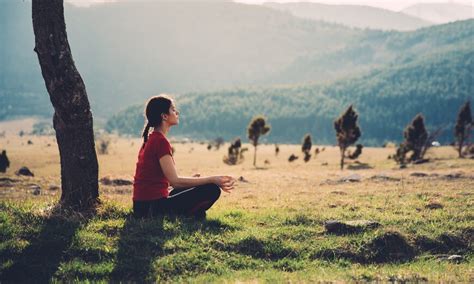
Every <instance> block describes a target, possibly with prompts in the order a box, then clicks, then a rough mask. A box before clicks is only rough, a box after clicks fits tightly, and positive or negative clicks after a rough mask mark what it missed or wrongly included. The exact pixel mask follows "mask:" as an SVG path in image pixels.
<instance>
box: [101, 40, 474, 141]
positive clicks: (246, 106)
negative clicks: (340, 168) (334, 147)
mask: <svg viewBox="0 0 474 284" xmlns="http://www.w3.org/2000/svg"><path fill="white" fill-rule="evenodd" d="M473 74H474V50H473V49H472V48H465V49H459V50H455V51H447V52H444V53H439V54H429V55H426V56H422V57H419V58H417V59H416V60H414V61H411V62H408V63H402V64H399V65H397V66H392V67H387V68H383V69H376V70H373V71H371V72H370V73H368V74H366V75H362V76H359V77H356V78H352V79H345V80H340V81H337V82H334V83H331V84H316V85H297V86H286V87H272V88H260V89H259V88H253V89H234V90H227V91H220V92H207V93H190V94H184V95H180V96H177V99H176V101H177V105H178V108H179V109H180V110H181V124H180V125H179V127H177V128H176V129H173V133H172V135H176V136H186V137H192V138H198V139H213V138H215V137H217V136H221V137H224V138H225V139H227V140H229V139H231V138H233V137H236V136H240V137H242V138H245V137H246V133H245V130H246V126H247V125H248V123H249V121H250V119H251V118H252V117H253V116H255V115H258V114H263V115H265V116H266V117H267V118H268V120H269V123H270V124H271V125H272V131H271V134H270V135H269V136H268V138H267V140H266V141H267V142H278V143H283V142H291V143H299V142H300V141H301V138H302V137H303V135H304V134H305V133H307V132H309V133H311V134H312V135H313V140H314V141H315V143H319V144H333V143H335V134H334V130H333V121H334V119H335V118H336V117H337V116H338V115H339V114H340V113H341V112H342V111H344V110H345V108H347V107H348V106H349V105H351V104H352V105H354V106H355V109H356V110H357V111H358V113H359V118H360V125H361V128H362V139H361V142H362V143H364V144H365V145H381V144H382V143H384V142H386V141H400V140H401V139H402V133H403V129H404V127H405V126H406V125H407V124H408V123H409V122H410V120H411V119H412V118H413V117H414V116H415V115H416V114H417V113H420V112H421V113H423V114H424V116H425V118H426V123H427V127H428V129H429V130H434V129H436V128H438V127H444V130H445V131H444V133H443V135H442V136H441V137H440V141H442V142H443V143H448V142H450V141H452V139H453V137H452V131H453V124H454V122H455V119H456V115H457V112H458V109H459V107H460V105H461V104H462V103H463V102H465V101H466V100H471V101H472V100H473V99H474V95H473V94H474V75H473ZM142 113H143V105H136V106H132V107H129V108H128V109H126V110H124V111H122V112H119V113H117V114H116V115H115V116H113V117H112V118H111V119H110V120H109V121H108V123H107V129H108V130H109V131H119V132H121V133H127V134H131V135H139V134H140V131H141V129H142V127H143V124H144V121H143V115H142Z"/></svg>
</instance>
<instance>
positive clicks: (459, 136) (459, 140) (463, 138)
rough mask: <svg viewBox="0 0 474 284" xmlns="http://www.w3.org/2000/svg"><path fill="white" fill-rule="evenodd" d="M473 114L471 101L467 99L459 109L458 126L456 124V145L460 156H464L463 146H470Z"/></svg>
mask: <svg viewBox="0 0 474 284" xmlns="http://www.w3.org/2000/svg"><path fill="white" fill-rule="evenodd" d="M471 128H472V115H471V106H470V102H469V101H467V102H466V103H464V105H462V107H461V108H460V109H459V113H458V118H457V120H456V126H454V138H455V146H456V149H457V151H458V155H459V158H463V157H464V155H463V151H462V149H463V147H464V146H466V148H469V136H470V135H471Z"/></svg>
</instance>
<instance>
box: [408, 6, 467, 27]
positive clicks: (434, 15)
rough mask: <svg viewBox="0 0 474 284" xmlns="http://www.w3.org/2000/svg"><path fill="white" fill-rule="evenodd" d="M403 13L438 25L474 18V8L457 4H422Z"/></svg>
mask: <svg viewBox="0 0 474 284" xmlns="http://www.w3.org/2000/svg"><path fill="white" fill-rule="evenodd" d="M401 12H402V13H405V14H407V15H411V16H414V17H418V18H420V19H423V20H425V21H429V22H433V23H438V24H441V23H449V22H454V21H459V20H466V19H472V18H474V6H472V5H471V6H468V5H461V4H456V3H420V4H416V5H413V6H410V7H408V8H405V9H403V10H402V11H401Z"/></svg>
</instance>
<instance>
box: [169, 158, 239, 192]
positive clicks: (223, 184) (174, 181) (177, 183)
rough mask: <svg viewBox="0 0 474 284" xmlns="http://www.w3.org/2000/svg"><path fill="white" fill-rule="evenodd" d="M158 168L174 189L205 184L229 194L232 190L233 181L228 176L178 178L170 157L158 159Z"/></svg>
mask: <svg viewBox="0 0 474 284" xmlns="http://www.w3.org/2000/svg"><path fill="white" fill-rule="evenodd" d="M160 166H161V169H162V170H163V173H164V174H165V177H166V178H167V179H168V181H169V182H170V184H171V186H172V187H174V188H186V187H193V186H198V185H203V184H207V183H215V184H217V185H218V186H219V187H220V188H221V189H222V190H223V191H225V192H230V190H232V189H233V188H234V182H235V179H234V178H232V177H230V176H208V177H180V176H178V173H177V172H176V168H175V166H174V162H173V159H172V158H171V156H170V155H165V156H163V157H161V158H160Z"/></svg>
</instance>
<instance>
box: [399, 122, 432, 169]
mask: <svg viewBox="0 0 474 284" xmlns="http://www.w3.org/2000/svg"><path fill="white" fill-rule="evenodd" d="M403 136H404V137H405V141H403V144H404V145H403V146H404V148H405V149H404V152H405V153H407V152H409V151H412V155H411V156H410V161H412V162H413V161H416V160H419V159H422V158H423V154H424V153H425V152H426V151H424V147H425V146H426V141H427V140H428V132H427V131H426V128H425V120H424V118H423V115H421V113H419V114H417V115H416V116H415V117H414V118H413V120H412V121H411V123H410V124H408V125H407V127H406V128H405V131H404V132H403Z"/></svg>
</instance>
